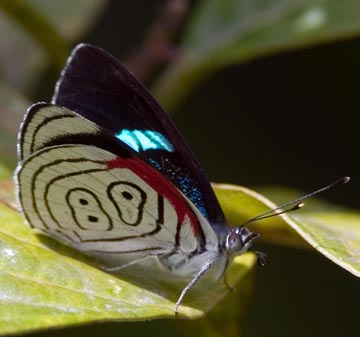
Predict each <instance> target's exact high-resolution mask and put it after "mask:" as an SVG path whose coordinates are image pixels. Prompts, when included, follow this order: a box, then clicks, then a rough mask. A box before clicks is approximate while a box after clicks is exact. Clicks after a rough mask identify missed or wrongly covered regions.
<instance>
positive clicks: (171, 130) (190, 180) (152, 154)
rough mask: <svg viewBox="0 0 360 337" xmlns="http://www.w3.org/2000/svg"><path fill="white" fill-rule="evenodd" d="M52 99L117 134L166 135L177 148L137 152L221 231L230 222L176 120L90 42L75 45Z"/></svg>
mask: <svg viewBox="0 0 360 337" xmlns="http://www.w3.org/2000/svg"><path fill="white" fill-rule="evenodd" d="M53 103H55V104H57V105H60V106H63V107H66V108H68V109H70V110H73V111H75V112H77V113H78V114H80V115H82V116H84V117H85V118H88V119H89V120H91V121H92V122H94V123H96V124H98V125H100V126H101V127H103V128H105V129H106V130H107V131H109V132H110V133H112V134H114V135H115V134H118V133H119V132H120V131H121V130H123V129H130V130H133V129H137V130H143V131H145V130H151V131H156V132H158V133H160V134H162V135H164V136H165V137H166V138H167V139H168V140H169V141H170V143H171V144H172V146H173V147H174V149H175V151H173V152H169V151H164V150H147V151H143V152H140V153H139V155H140V156H141V157H142V158H143V159H144V160H145V161H147V162H148V163H150V164H151V165H152V166H154V167H155V168H156V169H157V170H159V171H160V172H161V173H162V174H164V175H165V176H166V177H167V178H168V179H169V180H170V181H171V182H172V183H173V184H174V185H175V186H176V187H178V188H179V189H180V190H181V191H182V192H183V193H184V194H185V195H186V196H187V197H188V198H189V199H190V200H192V201H193V203H194V204H195V205H196V206H197V207H198V208H199V210H200V211H201V212H202V213H203V215H204V216H205V217H206V218H207V219H208V221H209V222H210V224H211V225H212V226H213V227H214V228H215V230H217V231H218V232H221V231H222V230H224V229H225V228H226V227H227V225H226V222H225V218H224V215H223V212H222V210H221V208H220V205H219V203H218V201H217V199H216V196H215V194H214V192H213V190H212V188H211V186H210V183H209V181H208V179H207V178H206V177H205V174H204V173H203V171H202V169H201V168H200V166H199V164H198V163H197V161H196V159H195V157H194V155H193V153H192V152H191V150H190V148H189V146H188V145H187V144H186V143H185V141H184V139H183V137H182V136H181V134H180V133H179V131H178V130H177V128H176V126H175V125H174V123H173V122H172V120H171V119H170V118H169V117H168V115H167V114H166V113H165V112H164V111H163V110H162V108H161V107H160V106H159V104H158V103H157V102H156V101H155V99H154V98H153V97H152V96H151V94H150V93H149V92H148V91H147V90H146V89H145V87H144V86H143V85H142V84H141V83H140V82H139V81H138V80H137V79H136V78H135V77H134V76H133V75H132V74H131V73H130V71H129V70H127V69H126V68H125V67H124V66H123V65H122V64H121V63H120V62H119V61H118V60H117V59H116V58H114V57H113V56H112V55H110V54H108V53H107V52H105V51H104V50H102V49H100V48H97V47H94V46H91V45H87V44H81V45H79V46H77V47H76V48H75V49H74V51H73V53H72V54H71V56H70V58H69V60H68V62H67V65H66V67H65V68H64V70H63V72H62V75H61V78H60V80H59V82H58V84H57V87H56V91H55V94H54V97H53Z"/></svg>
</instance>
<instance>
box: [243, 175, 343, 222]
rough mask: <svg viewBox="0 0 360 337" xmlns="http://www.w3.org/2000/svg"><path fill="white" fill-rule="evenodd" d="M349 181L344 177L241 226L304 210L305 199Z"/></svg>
mask: <svg viewBox="0 0 360 337" xmlns="http://www.w3.org/2000/svg"><path fill="white" fill-rule="evenodd" d="M349 180H350V177H342V178H340V179H338V180H336V181H334V182H333V183H331V184H329V185H326V186H324V187H322V188H320V189H318V190H316V191H314V192H311V193H308V194H305V195H303V196H302V197H300V198H297V199H295V200H292V201H289V202H286V203H285V204H282V205H280V206H278V207H276V208H274V209H271V210H269V211H267V212H265V213H263V214H260V215H257V216H256V217H254V218H251V219H249V220H248V221H246V222H245V223H243V224H242V225H241V227H242V226H245V225H248V224H249V223H252V222H255V221H258V220H263V219H267V218H271V217H273V216H278V215H280V214H284V213H289V212H293V211H296V210H298V209H300V208H302V207H303V206H304V205H305V204H304V203H303V201H304V200H305V199H308V198H311V197H313V196H315V195H317V194H320V193H322V192H325V191H328V190H331V189H333V188H334V187H337V186H341V185H344V184H346V183H348V182H349Z"/></svg>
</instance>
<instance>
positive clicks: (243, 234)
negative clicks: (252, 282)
mask: <svg viewBox="0 0 360 337" xmlns="http://www.w3.org/2000/svg"><path fill="white" fill-rule="evenodd" d="M258 237H260V233H255V232H251V231H250V230H248V229H247V228H246V227H243V226H241V227H237V228H235V229H234V230H231V231H230V232H229V233H228V235H227V237H226V240H225V249H226V251H227V252H228V254H234V255H241V254H244V253H246V252H247V251H249V250H250V249H251V246H252V244H253V241H254V240H255V239H257V238H258ZM255 254H256V255H257V258H258V263H259V264H260V265H261V266H264V265H265V264H266V262H267V258H266V255H265V254H263V253H260V252H255Z"/></svg>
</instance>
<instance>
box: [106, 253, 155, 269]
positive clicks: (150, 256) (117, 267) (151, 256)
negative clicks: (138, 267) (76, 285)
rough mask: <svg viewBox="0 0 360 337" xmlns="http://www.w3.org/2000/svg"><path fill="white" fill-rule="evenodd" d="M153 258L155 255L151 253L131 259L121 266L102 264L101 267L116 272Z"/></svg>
mask: <svg viewBox="0 0 360 337" xmlns="http://www.w3.org/2000/svg"><path fill="white" fill-rule="evenodd" d="M153 258H154V255H149V256H145V257H143V258H141V259H137V260H133V261H130V262H128V263H125V264H122V265H121V266H116V267H107V266H101V269H102V270H104V271H106V272H109V273H114V272H117V271H119V270H122V269H124V268H127V267H130V266H132V265H134V264H137V263H141V262H143V261H146V260H150V259H153Z"/></svg>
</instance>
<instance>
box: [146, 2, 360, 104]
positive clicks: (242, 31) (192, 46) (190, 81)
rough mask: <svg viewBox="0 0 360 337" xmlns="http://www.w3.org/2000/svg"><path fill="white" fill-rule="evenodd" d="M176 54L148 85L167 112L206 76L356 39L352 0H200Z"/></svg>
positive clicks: (359, 26)
mask: <svg viewBox="0 0 360 337" xmlns="http://www.w3.org/2000/svg"><path fill="white" fill-rule="evenodd" d="M187 28H188V29H187V30H186V32H185V36H184V40H183V43H182V46H181V47H182V48H181V52H179V57H178V58H177V60H175V62H172V63H171V64H170V66H169V67H168V69H167V70H166V71H165V72H164V74H163V76H162V77H161V78H160V79H159V80H158V82H157V84H155V86H154V90H153V92H154V93H155V95H156V96H157V98H158V99H159V100H160V101H161V102H162V104H163V105H164V106H165V107H166V108H167V109H169V110H171V109H174V108H175V107H176V106H177V105H178V104H179V103H180V102H181V101H182V100H183V98H184V96H186V95H187V94H188V93H189V92H190V91H191V90H193V88H194V87H195V86H196V85H198V84H199V83H200V82H201V81H203V80H204V79H205V78H206V77H207V76H209V75H210V74H211V73H212V72H214V71H216V70H218V69H219V68H221V67H225V66H228V65H231V64H235V63H240V62H245V61H249V60H252V59H254V58H257V57H259V56H263V55H268V54H273V53H278V52H279V51H281V50H285V49H286V50H288V49H294V48H299V47H306V46H310V45H314V44H319V43H324V42H328V41H333V40H338V39H341V38H346V37H350V36H357V35H359V32H360V2H359V1H357V0H269V1H257V0H227V1H223V0H206V1H205V0H203V1H201V2H200V4H199V5H198V7H197V9H196V10H195V11H194V13H193V15H192V17H191V18H190V23H189V25H188V27H187Z"/></svg>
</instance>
